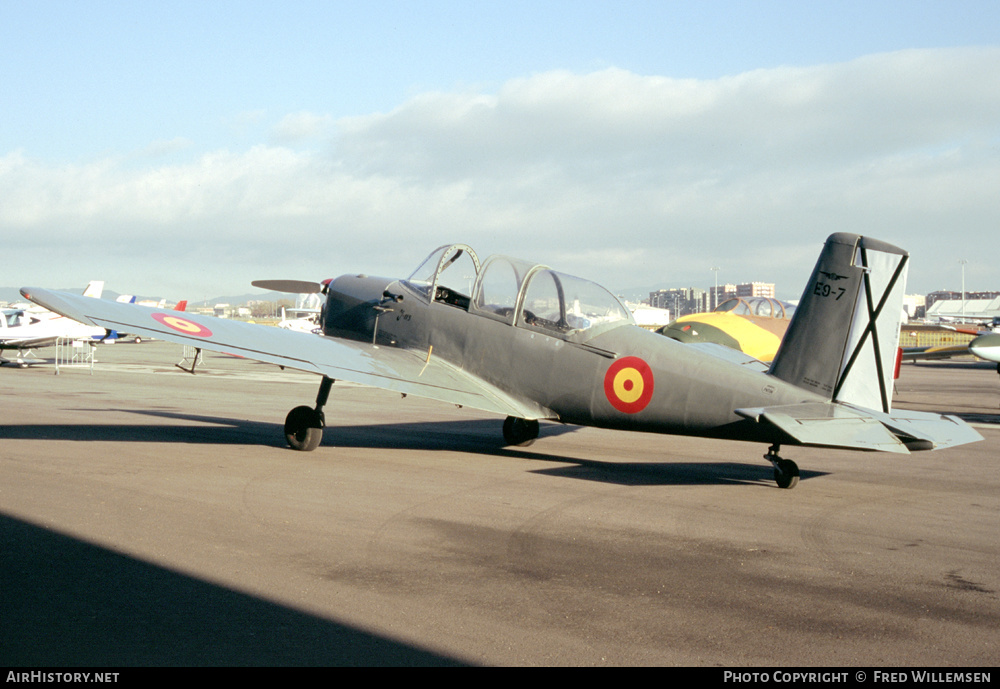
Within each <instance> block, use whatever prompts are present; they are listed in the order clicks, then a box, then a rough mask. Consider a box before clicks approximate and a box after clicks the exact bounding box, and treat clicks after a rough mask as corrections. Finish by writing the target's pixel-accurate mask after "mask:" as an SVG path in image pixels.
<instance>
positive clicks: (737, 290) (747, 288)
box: [709, 282, 774, 309]
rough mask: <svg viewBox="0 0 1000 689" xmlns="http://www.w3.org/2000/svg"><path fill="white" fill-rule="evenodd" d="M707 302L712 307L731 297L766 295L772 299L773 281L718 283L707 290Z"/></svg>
mask: <svg viewBox="0 0 1000 689" xmlns="http://www.w3.org/2000/svg"><path fill="white" fill-rule="evenodd" d="M709 294H710V299H709V303H710V305H711V307H712V308H713V309H714V308H715V307H716V306H718V305H719V304H721V303H722V302H724V301H726V300H727V299H732V298H733V297H767V298H769V299H774V283H773V282H744V283H742V284H739V285H734V284H732V283H728V284H725V285H719V286H718V287H713V288H712V289H711V290H709Z"/></svg>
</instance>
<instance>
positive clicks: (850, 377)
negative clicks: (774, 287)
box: [770, 233, 909, 414]
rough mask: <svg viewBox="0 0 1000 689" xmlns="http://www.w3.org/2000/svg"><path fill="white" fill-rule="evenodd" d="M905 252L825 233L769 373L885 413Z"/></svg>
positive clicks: (872, 241) (867, 239)
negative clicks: (824, 238) (823, 240)
mask: <svg viewBox="0 0 1000 689" xmlns="http://www.w3.org/2000/svg"><path fill="white" fill-rule="evenodd" d="M908 262H909V254H907V252H905V251H903V250H902V249H900V248H898V247H895V246H893V245H891V244H887V243H885V242H880V241H878V240H876V239H871V238H870V237H862V236H861V235H856V234H848V233H837V234H833V235H830V237H829V238H828V239H827V240H826V244H825V245H824V247H823V252H822V253H821V254H820V256H819V260H818V261H817V262H816V267H815V268H814V269H813V273H812V277H811V278H810V279H809V282H808V284H807V285H806V288H805V291H803V293H802V299H801V300H800V301H799V305H798V307H796V309H795V314H794V315H793V316H792V321H791V323H790V324H789V326H788V331H787V332H786V333H785V337H784V339H783V340H782V343H781V346H780V348H779V349H778V353H777V355H776V356H775V357H774V363H773V364H772V365H771V369H770V374H771V375H773V376H774V377H776V378H779V379H781V380H784V381H785V382H787V383H791V384H792V385H795V386H797V387H800V388H803V389H805V390H810V391H812V392H815V393H818V394H820V395H823V396H825V397H827V398H828V399H830V400H833V401H835V402H846V403H848V404H852V405H857V406H861V407H865V408H867V409H873V410H878V411H882V412H884V413H886V414H888V413H889V411H890V410H891V403H892V381H893V372H894V370H895V364H896V356H897V349H898V347H899V326H900V321H901V320H902V312H903V291H904V289H905V287H906V270H907V267H908Z"/></svg>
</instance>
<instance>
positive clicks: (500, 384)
mask: <svg viewBox="0 0 1000 689" xmlns="http://www.w3.org/2000/svg"><path fill="white" fill-rule="evenodd" d="M439 297H441V298H439V299H434V300H432V299H430V298H429V297H428V295H427V294H425V293H424V292H422V291H421V290H419V289H414V288H413V287H412V286H411V285H409V284H408V283H407V282H406V281H396V280H391V279H387V278H374V277H366V276H342V277H340V278H338V279H336V280H334V281H332V282H331V283H330V286H329V291H328V295H327V302H326V307H325V309H324V313H323V331H324V334H325V335H327V336H331V337H348V338H351V339H355V340H359V341H366V342H372V341H374V342H376V343H377V344H379V345H381V346H391V347H400V348H406V349H411V350H414V351H417V352H418V353H420V354H421V355H423V354H424V353H426V354H427V356H433V357H440V358H442V359H444V360H446V361H448V362H449V363H450V364H452V365H454V366H456V367H458V368H460V369H463V370H464V371H466V372H467V373H469V374H472V375H474V376H476V377H477V378H479V379H481V380H483V381H486V382H487V383H489V384H491V385H494V386H496V387H497V388H500V389H501V390H503V391H505V392H507V393H508V394H510V395H512V396H515V397H518V398H522V399H524V398H527V399H530V400H531V401H533V402H535V403H537V404H538V405H540V406H541V407H543V408H545V409H547V410H550V412H551V414H550V415H549V418H552V419H556V420H559V421H562V422H565V423H573V424H581V425H590V426H600V427H606V428H617V429H630V430H637V431H648V432H659V433H672V434H693V435H710V436H717V437H738V438H742V439H755V440H760V441H762V442H776V441H778V440H780V439H779V438H775V437H773V436H771V435H768V436H758V435H757V434H760V433H762V432H763V431H762V430H761V429H760V427H759V426H758V425H757V424H754V423H752V422H749V421H747V420H746V419H744V418H743V417H741V416H739V415H738V414H736V413H735V412H734V410H735V409H741V408H753V407H763V406H768V407H772V406H776V405H782V404H796V403H799V402H804V401H807V402H816V401H821V402H825V400H823V399H822V398H820V397H818V396H816V395H814V394H812V393H810V392H808V391H804V390H802V389H800V388H797V387H794V386H791V385H789V384H787V383H785V382H783V381H780V380H777V379H775V378H772V377H771V376H768V375H766V374H765V373H762V372H761V370H760V368H759V367H750V366H745V365H740V364H738V363H733V362H731V361H728V360H725V359H721V358H719V357H716V356H714V355H711V354H706V353H704V352H703V351H701V350H700V349H699V348H697V347H692V346H688V345H684V344H681V343H679V342H675V341H673V340H671V339H669V338H665V337H663V336H661V335H658V334H656V333H652V332H649V331H647V330H644V329H642V328H639V327H638V326H636V325H634V324H633V323H631V322H627V321H622V322H621V323H619V324H617V325H612V326H611V327H608V328H606V329H603V330H602V329H600V328H594V329H593V330H594V332H593V334H592V336H586V337H582V338H581V337H574V336H573V334H572V333H570V334H567V333H565V332H562V331H559V330H548V329H546V328H545V327H541V326H538V325H537V320H536V321H535V322H534V324H531V323H528V322H527V319H519V320H518V321H517V322H514V321H513V320H510V321H505V320H501V319H498V318H495V317H490V314H487V313H481V312H480V311H479V310H477V307H476V304H475V303H474V302H472V300H470V299H469V298H468V297H465V296H464V295H460V294H457V295H456V294H455V293H448V294H444V295H439ZM769 432H770V433H774V432H775V431H773V430H771V431H769Z"/></svg>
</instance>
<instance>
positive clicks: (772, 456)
mask: <svg viewBox="0 0 1000 689" xmlns="http://www.w3.org/2000/svg"><path fill="white" fill-rule="evenodd" d="M779 449H780V446H779V445H778V443H775V444H774V445H772V446H771V447H769V448H768V449H767V454H766V455H764V459H766V460H767V461H769V462H770V463H771V464H773V465H774V480H775V482H776V483H777V484H778V488H794V487H795V486H796V485H798V483H799V467H798V465H797V464H796V463H795V462H793V461H792V460H790V459H782V458H781V457H779V456H778V450H779Z"/></svg>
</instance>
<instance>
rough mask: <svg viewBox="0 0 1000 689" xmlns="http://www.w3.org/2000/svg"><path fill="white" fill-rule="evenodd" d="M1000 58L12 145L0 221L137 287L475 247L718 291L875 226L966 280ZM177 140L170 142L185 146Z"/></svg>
mask: <svg viewBox="0 0 1000 689" xmlns="http://www.w3.org/2000/svg"><path fill="white" fill-rule="evenodd" d="M998 67H1000V50H996V49H961V50H930V51H906V52H899V53H889V54H884V55H873V56H869V57H865V58H862V59H859V60H855V61H852V62H849V63H844V64H833V65H821V66H817V67H810V68H780V69H771V70H756V71H752V72H747V73H745V74H740V75H736V76H733V77H728V78H723V79H716V80H702V81H699V80H679V79H671V78H668V77H663V76H642V75H637V74H633V73H630V72H626V71H623V70H619V69H607V70H602V71H599V72H594V73H591V74H582V75H578V74H572V73H568V72H548V73H543V74H538V75H535V76H532V77H528V78H524V79H517V80H513V81H510V82H508V83H507V84H505V85H503V87H502V88H500V89H499V90H498V92H497V93H495V94H483V93H465V92H459V93H425V94H421V95H418V96H416V97H414V98H412V99H410V100H409V101H407V102H405V103H403V104H402V105H400V106H399V107H398V108H397V109H395V110H394V111H392V112H389V113H387V114H372V115H369V116H364V117H354V118H350V119H343V120H340V121H337V122H333V121H332V120H331V119H330V118H328V117H327V116H325V115H322V114H314V113H308V112H299V113H293V114H290V115H288V116H287V117H285V118H284V119H283V120H282V121H281V122H280V123H279V124H278V126H277V127H276V128H275V129H274V131H273V132H272V136H273V141H275V142H278V143H283V144H288V145H292V144H298V143H301V142H303V141H316V140H317V137H322V136H328V135H329V134H327V133H329V132H333V133H332V135H329V136H330V138H328V139H327V140H326V143H325V144H324V145H323V146H321V147H320V148H319V150H312V151H310V150H298V149H295V150H293V149H292V148H289V147H286V146H284V145H277V144H270V145H265V144H260V145H257V146H254V147H252V148H250V149H248V150H245V151H236V152H232V151H225V150H220V151H214V152H210V153H207V154H202V155H200V157H197V158H193V159H190V160H188V161H186V162H182V163H171V164H159V165H157V164H155V163H154V164H149V165H147V166H146V167H140V168H136V167H135V166H134V164H131V165H130V164H126V163H125V161H124V160H119V159H114V158H106V159H101V160H94V161H91V162H89V163H85V164H76V165H64V166H55V165H45V164H42V163H39V162H35V161H33V160H32V159H31V158H30V156H28V155H27V154H25V153H23V152H11V153H8V154H7V155H5V156H3V157H0V199H3V201H2V203H0V225H2V226H3V227H4V228H6V229H8V230H10V231H12V232H14V233H16V234H17V235H19V236H22V237H28V238H29V239H28V243H29V244H31V242H32V241H33V240H32V239H31V238H34V241H35V242H37V243H36V244H34V245H35V246H39V247H40V246H42V245H43V243H44V244H46V245H47V244H49V243H51V242H52V241H53V240H54V241H56V242H58V243H60V244H61V245H64V246H71V247H75V248H76V249H75V253H74V255H75V256H76V257H77V264H76V267H75V268H74V270H77V271H78V272H81V273H82V272H84V271H85V270H87V269H88V263H89V264H91V265H99V264H100V263H101V260H102V259H101V258H100V257H101V256H102V255H104V256H107V255H113V256H122V255H128V256H129V257H131V259H132V260H134V264H135V265H141V264H142V263H143V262H153V263H154V264H155V265H156V266H157V268H156V269H155V270H147V271H142V270H139V269H136V270H135V271H134V272H132V273H131V274H130V275H129V276H128V277H131V278H132V279H158V280H162V279H163V277H162V276H163V274H165V273H168V272H170V270H189V272H190V275H188V276H187V278H186V279H187V280H188V281H189V282H191V283H196V282H198V281H203V282H206V283H210V284H212V285H218V284H219V283H220V282H222V281H238V282H239V284H238V285H233V286H231V287H230V288H229V289H230V290H232V289H242V285H244V284H245V283H246V282H247V281H248V280H249V279H253V278H257V277H262V276H267V275H273V274H274V271H275V270H279V269H280V270H282V271H284V273H283V275H284V276H286V277H291V276H298V277H303V278H316V277H326V276H329V275H331V274H334V273H337V272H346V271H350V270H365V271H367V272H374V273H381V274H403V273H406V272H408V270H409V269H410V268H411V267H412V266H414V265H415V264H416V263H417V262H419V260H420V259H422V258H423V256H424V255H425V254H426V253H427V252H429V251H430V250H431V249H432V248H433V247H434V246H436V245H438V244H440V243H444V242H447V241H464V242H467V243H470V244H472V245H473V246H474V247H477V248H478V249H479V250H481V251H482V252H483V253H490V252H494V251H500V252H504V253H511V254H515V255H520V256H523V257H525V258H535V259H537V260H539V261H541V262H545V263H548V264H550V265H552V266H553V267H556V268H558V269H560V270H564V271H567V272H577V273H580V274H582V275H584V276H586V277H590V278H594V279H598V280H599V281H601V282H603V283H605V284H607V285H609V286H612V287H616V288H617V287H627V286H632V285H645V284H651V283H665V284H669V285H675V286H683V285H688V284H703V285H706V284H710V282H711V280H712V279H713V275H712V274H711V273H710V271H709V268H710V267H711V266H713V265H719V266H721V267H722V268H723V271H722V272H721V273H720V279H725V280H767V281H775V282H778V285H779V292H781V293H783V294H784V296H796V295H797V293H798V291H799V287H798V284H799V283H801V282H802V281H804V279H805V277H806V276H807V274H808V271H809V269H810V268H811V263H812V257H813V256H814V255H815V253H817V252H818V250H819V247H820V245H821V243H822V241H823V240H824V239H825V237H826V235H827V234H829V233H830V232H835V231H857V232H862V233H869V234H872V235H873V236H876V237H878V238H880V239H884V240H886V241H890V242H893V243H896V244H899V245H900V246H903V247H904V248H908V249H910V250H911V252H912V253H913V255H914V268H913V269H912V270H911V273H910V275H911V284H913V285H914V286H915V287H917V288H919V289H924V290H930V289H936V288H940V287H945V286H947V285H949V284H952V283H953V282H954V280H955V276H957V275H958V271H957V270H956V269H954V266H953V265H952V263H954V261H953V260H952V257H954V259H957V258H959V257H960V256H965V257H967V258H969V259H970V265H969V266H968V272H967V274H968V275H969V276H970V280H971V279H974V276H975V275H976V273H975V268H974V266H973V257H974V256H976V255H977V253H978V252H980V251H981V250H982V248H983V247H984V246H988V245H989V242H990V238H991V237H992V236H994V235H995V232H996V227H997V226H998V222H1000V215H998V207H997V204H996V202H995V196H996V189H997V188H1000V155H998V153H1000V149H998V144H1000V122H998V120H997V118H996V113H997V112H1000V69H998ZM172 143H173V147H171V146H164V145H163V144H160V145H159V147H160V148H170V149H171V153H172V154H173V155H174V156H176V150H174V149H177V148H180V147H181V145H182V144H183V143H184V142H183V141H181V140H174V141H173V142H172ZM154 147H155V146H154ZM173 159H174V158H172V160H173ZM165 240H166V241H165ZM101 252H103V254H102V253H101ZM991 260H992V259H991ZM115 265H116V267H117V268H118V269H120V268H121V261H119V262H118V263H117V264H115ZM130 265H131V263H130ZM163 266H166V267H163ZM990 267H991V266H990ZM289 271H292V272H289ZM952 273H954V275H952ZM90 277H94V274H93V271H92V270H91V271H90V272H87V274H86V277H80V278H78V281H79V280H82V281H83V282H86V279H89V278H90ZM8 279H9V278H8ZM32 281H34V280H32ZM5 282H6V280H5ZM60 284H61V283H60ZM120 287H121V290H122V291H140V288H139V287H134V288H133V287H130V286H129V285H127V284H122V285H120ZM989 287H997V285H996V284H983V285H977V286H975V287H973V286H972V284H971V282H970V288H978V289H986V288H989ZM112 288H114V287H113V286H112ZM149 289H152V287H151V288H149ZM206 289H209V290H210V291H212V292H215V291H218V290H220V289H222V288H221V286H217V287H215V288H214V289H212V288H210V287H206Z"/></svg>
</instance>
